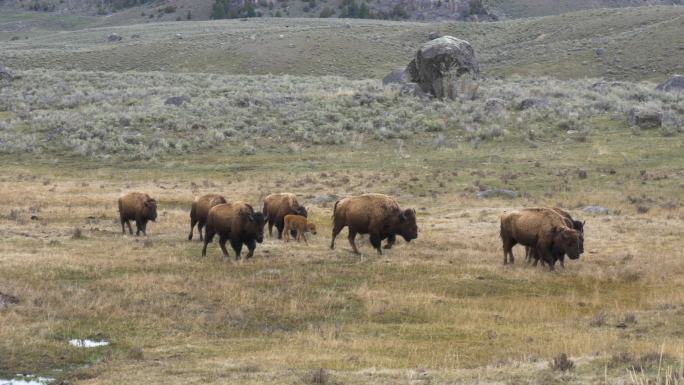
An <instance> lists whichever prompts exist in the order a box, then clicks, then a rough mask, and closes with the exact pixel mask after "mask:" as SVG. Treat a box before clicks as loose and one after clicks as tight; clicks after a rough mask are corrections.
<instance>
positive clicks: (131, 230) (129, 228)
mask: <svg viewBox="0 0 684 385" xmlns="http://www.w3.org/2000/svg"><path fill="white" fill-rule="evenodd" d="M124 222H125V223H126V225H127V226H128V233H129V234H131V235H133V228H132V227H131V221H129V220H128V219H126V220H124ZM123 226H124V225H123V223H121V228H122V229H123ZM123 232H124V234H126V230H124V231H123Z"/></svg>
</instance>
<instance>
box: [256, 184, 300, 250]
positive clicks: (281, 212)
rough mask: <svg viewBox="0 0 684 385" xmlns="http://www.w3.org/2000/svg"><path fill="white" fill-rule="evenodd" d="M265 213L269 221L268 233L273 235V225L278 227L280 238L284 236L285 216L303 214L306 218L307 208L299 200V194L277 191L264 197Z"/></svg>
mask: <svg viewBox="0 0 684 385" xmlns="http://www.w3.org/2000/svg"><path fill="white" fill-rule="evenodd" d="M261 211H262V212H263V213H264V217H265V218H266V222H267V223H268V235H270V236H273V225H275V227H276V229H278V239H281V238H282V237H283V228H284V227H285V222H284V221H285V216H286V215H288V214H294V215H301V216H303V217H305V218H306V216H307V213H306V208H305V207H304V206H302V205H300V204H299V202H297V196H296V195H295V194H292V193H275V194H271V195H269V196H267V197H266V198H264V208H263V210H261Z"/></svg>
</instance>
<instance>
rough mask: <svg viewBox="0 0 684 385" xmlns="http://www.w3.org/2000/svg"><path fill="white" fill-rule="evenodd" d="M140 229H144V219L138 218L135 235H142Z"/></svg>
mask: <svg viewBox="0 0 684 385" xmlns="http://www.w3.org/2000/svg"><path fill="white" fill-rule="evenodd" d="M140 231H142V221H141V220H138V219H136V220H135V236H136V237H137V236H138V235H140Z"/></svg>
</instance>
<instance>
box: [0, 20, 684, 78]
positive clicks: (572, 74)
mask: <svg viewBox="0 0 684 385" xmlns="http://www.w3.org/2000/svg"><path fill="white" fill-rule="evenodd" d="M3 18H4V20H5V21H4V23H5V24H8V23H12V21H11V20H10V19H11V16H7V15H6V16H4V17H3ZM0 21H2V19H0ZM347 23H349V24H351V28H350V29H347V28H345V25H346V24H347ZM682 28H684V8H682V7H647V8H628V9H619V10H598V11H583V12H577V13H570V14H565V15H560V16H549V17H544V18H538V19H527V20H514V21H507V22H498V23H433V24H421V23H408V22H382V21H364V20H352V21H345V20H338V19H269V20H266V19H250V20H248V21H239V20H229V21H212V22H183V23H156V24H150V25H147V24H144V25H132V26H125V27H111V28H89V29H83V30H76V31H63V32H59V33H54V32H41V31H39V30H38V31H33V32H31V33H30V34H28V35H30V38H29V39H28V40H27V39H24V38H23V37H24V35H22V33H13V32H2V33H0V62H3V63H5V64H6V65H8V66H10V67H13V68H15V69H17V70H24V69H31V68H51V69H76V70H88V71H99V70H102V71H131V70H133V71H171V72H210V73H222V74H269V73H270V74H292V75H342V76H348V77H352V78H371V77H374V78H379V77H382V76H383V75H385V74H386V73H387V72H389V71H390V70H392V69H394V68H396V67H401V66H405V65H406V64H407V63H408V61H409V60H410V58H411V56H412V55H413V54H414V52H415V51H416V50H417V48H418V47H419V46H420V44H422V43H423V42H424V41H425V40H426V38H427V34H428V33H429V32H430V31H439V32H441V33H445V34H451V35H454V36H457V37H461V38H464V39H466V40H469V41H470V42H471V43H472V44H473V45H474V47H475V49H476V52H477V56H478V58H479V61H480V63H481V67H482V69H483V73H484V75H485V76H487V77H495V76H504V75H510V74H516V73H517V74H522V75H529V76H552V77H558V78H581V77H605V78H609V79H631V80H635V79H651V80H660V79H663V78H664V77H665V76H667V75H668V74H670V73H676V72H684V50H682V49H681V45H682V44H684V41H682V39H683V38H682V34H681V33H680V32H681V30H682ZM113 32H116V33H119V34H120V35H121V36H122V37H123V41H121V42H116V43H108V42H107V36H108V35H109V34H110V33H113ZM178 33H180V34H182V36H183V39H182V40H180V39H177V38H176V37H175V35H176V34H178ZM134 34H138V35H140V37H139V38H136V39H133V38H131V36H132V35H134ZM15 36H16V37H18V38H19V40H15V41H12V40H11V39H12V38H14V37H15ZM597 48H604V49H605V50H606V53H605V55H604V56H602V57H599V56H597V55H596V53H595V50H596V49H597Z"/></svg>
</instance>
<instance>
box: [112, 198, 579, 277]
mask: <svg viewBox="0 0 684 385" xmlns="http://www.w3.org/2000/svg"><path fill="white" fill-rule="evenodd" d="M118 203H119V218H120V220H121V230H122V232H123V233H124V234H125V233H126V227H125V226H126V225H127V226H128V230H129V232H130V234H133V229H132V228H131V224H130V221H131V220H134V221H135V224H136V230H137V231H136V235H140V233H141V232H142V233H143V234H144V235H147V233H146V227H147V222H148V221H155V220H156V218H157V202H156V201H155V200H154V199H152V198H151V197H150V196H149V195H147V194H144V193H139V192H132V193H128V194H126V195H124V196H122V197H121V198H119V202H118ZM307 216H308V213H307V210H306V208H305V207H304V206H302V205H301V204H299V202H298V201H297V197H296V196H295V195H294V194H291V193H277V194H271V195H269V196H267V197H266V198H265V199H264V205H263V209H262V210H261V212H259V211H256V210H254V208H253V207H252V206H251V205H250V204H248V203H246V202H242V201H233V202H228V201H227V200H226V199H225V198H224V197H223V196H221V195H218V194H207V195H203V196H201V197H198V198H196V199H195V200H194V201H193V202H192V207H191V209H190V234H189V235H188V240H192V238H193V232H194V229H195V226H197V230H198V232H199V237H200V240H201V241H203V243H204V246H203V248H202V256H206V253H207V245H208V244H209V243H211V242H212V240H213V239H214V236H216V235H218V238H219V246H220V248H221V251H222V252H223V256H224V257H228V251H227V249H226V242H228V241H230V246H231V247H232V248H233V251H235V258H236V259H239V258H240V254H241V252H242V247H243V245H246V246H247V249H248V250H249V252H248V254H247V257H246V258H250V257H252V256H253V255H254V250H255V249H256V244H257V243H262V242H263V240H264V227H265V226H266V224H268V232H269V235H271V236H273V226H275V227H276V229H277V237H278V239H281V238H282V237H283V233H285V241H288V240H289V239H290V234H292V236H296V240H297V241H299V240H301V239H304V242H307V239H306V235H305V233H307V232H311V233H313V234H316V225H315V224H314V223H311V222H309V221H308V220H307ZM500 219H501V230H500V235H501V240H502V242H503V253H504V265H506V264H508V263H513V262H514V257H513V251H512V249H513V246H515V245H516V244H519V245H522V246H525V249H526V257H527V261H528V263H530V262H532V260H534V265H535V266H536V265H537V263H538V262H539V261H542V264H547V265H548V267H549V270H554V267H555V264H556V262H557V261H560V264H561V266H562V267H565V266H564V259H565V255H567V256H568V257H569V258H570V259H577V258H579V257H580V255H581V254H582V253H583V252H584V222H581V221H577V220H575V219H573V218H572V216H571V215H570V214H569V213H568V212H567V211H565V210H562V209H559V208H525V209H520V210H514V211H508V212H504V213H503V214H502V215H501V218H500ZM344 227H347V229H348V232H349V235H348V239H349V244H350V245H351V248H352V250H353V251H354V253H355V254H359V251H358V249H357V247H356V243H355V238H356V235H357V234H368V235H369V238H370V239H369V240H370V243H371V245H372V246H373V247H374V248H375V249H376V250H377V252H378V254H382V249H383V248H385V249H391V248H392V246H393V245H394V243H395V241H396V237H397V235H400V236H401V237H402V238H404V240H406V242H410V241H411V240H413V239H416V238H417V237H418V225H417V223H416V210H414V209H402V208H400V207H399V204H398V203H397V201H396V200H394V199H393V198H392V197H390V196H387V195H384V194H363V195H359V196H350V197H347V198H344V199H341V200H338V201H337V202H335V205H334V206H333V215H332V239H331V242H330V248H331V249H334V248H335V238H336V237H337V235H338V234H339V233H340V231H342V229H343V228H344ZM203 229H204V236H203V234H202V230H203ZM384 240H387V242H386V243H385V246H384V247H381V244H382V241H384ZM307 244H308V242H307Z"/></svg>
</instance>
